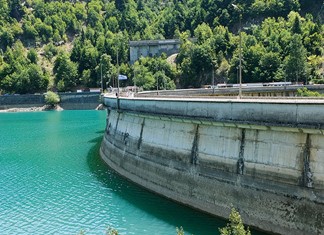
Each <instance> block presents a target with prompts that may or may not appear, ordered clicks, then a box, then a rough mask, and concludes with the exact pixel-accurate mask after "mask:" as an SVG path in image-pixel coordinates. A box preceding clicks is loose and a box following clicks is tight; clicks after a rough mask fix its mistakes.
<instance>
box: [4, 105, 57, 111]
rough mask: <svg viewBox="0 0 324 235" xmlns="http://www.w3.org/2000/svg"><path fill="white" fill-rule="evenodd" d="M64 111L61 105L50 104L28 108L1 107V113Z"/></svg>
mask: <svg viewBox="0 0 324 235" xmlns="http://www.w3.org/2000/svg"><path fill="white" fill-rule="evenodd" d="M50 110H54V111H62V110H63V108H62V107H61V106H59V105H56V106H55V107H50V106H48V105H44V106H40V107H39V106H33V107H27V108H17V107H16V108H8V109H0V113H17V112H41V111H50Z"/></svg>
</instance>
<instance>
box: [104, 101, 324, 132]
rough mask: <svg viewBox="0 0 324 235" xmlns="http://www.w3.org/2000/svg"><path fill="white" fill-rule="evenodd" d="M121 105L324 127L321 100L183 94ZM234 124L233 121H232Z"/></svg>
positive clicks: (213, 118)
mask: <svg viewBox="0 0 324 235" xmlns="http://www.w3.org/2000/svg"><path fill="white" fill-rule="evenodd" d="M104 103H105V105H106V106H108V107H112V108H117V99H115V98H110V97H105V99H104ZM119 105H120V109H123V110H127V111H134V112H142V113H152V114H159V115H166V116H170V115H172V116H180V117H188V118H201V119H202V121H223V122H226V121H227V122H230V123H235V125H237V124H238V123H246V124H249V123H250V124H260V125H261V126H262V128H266V126H267V125H270V124H271V125H277V126H287V127H293V126H294V127H303V126H304V127H305V126H309V127H311V128H315V129H324V128H323V127H324V118H323V117H324V100H284V101H282V100H234V99H223V100H217V101H215V100H210V99H198V98H197V99H194V98H192V99H182V98H161V99H158V98H133V99H126V98H120V99H119ZM233 125H234V124H233Z"/></svg>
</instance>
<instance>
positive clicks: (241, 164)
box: [237, 129, 245, 175]
mask: <svg viewBox="0 0 324 235" xmlns="http://www.w3.org/2000/svg"><path fill="white" fill-rule="evenodd" d="M244 147H245V129H242V132H241V145H240V152H239V158H238V160H237V174H239V175H243V173H244Z"/></svg>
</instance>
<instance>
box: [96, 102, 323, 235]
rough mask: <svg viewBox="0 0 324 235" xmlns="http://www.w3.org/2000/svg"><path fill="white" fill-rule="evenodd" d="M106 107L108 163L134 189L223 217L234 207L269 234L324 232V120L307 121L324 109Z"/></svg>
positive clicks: (275, 105) (278, 105) (279, 105)
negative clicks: (142, 188)
mask: <svg viewBox="0 0 324 235" xmlns="http://www.w3.org/2000/svg"><path fill="white" fill-rule="evenodd" d="M104 102H105V104H106V105H108V107H109V110H108V117H107V126H106V130H105V137H104V139H103V142H102V146H101V149H100V153H101V156H102V158H103V159H104V160H105V161H106V162H107V164H108V165H110V166H111V167H112V168H113V169H115V170H116V171H117V172H119V173H120V174H122V175H124V176H125V177H127V178H129V179H130V180H132V181H134V182H135V183H138V184H140V185H142V186H144V187H146V188H148V189H150V190H152V191H155V192H157V193H159V194H161V195H164V196H166V197H168V198H170V199H172V200H176V201H178V202H181V203H184V204H187V205H189V206H191V207H194V208H197V209H200V210H203V211H206V212H208V213H211V214H214V215H217V216H222V217H227V216H228V214H229V211H230V207H231V205H233V206H235V207H237V208H239V210H240V213H241V215H242V216H243V218H244V221H245V222H246V223H248V224H250V225H252V226H255V227H258V228H260V229H263V230H267V231H271V232H275V233H281V234H323V233H324V135H323V120H321V121H320V118H318V120H319V121H320V122H319V123H316V121H312V120H308V119H312V118H313V115H320V116H321V117H324V115H323V113H322V112H324V110H323V104H322V103H321V102H318V103H316V104H315V103H312V104H309V105H307V104H306V103H304V102H279V101H277V102H265V101H262V102H261V101H260V102H257V101H254V102H248V101H244V102H242V101H233V100H232V101H231V100H226V101H206V100H188V99H186V100H163V99H161V100H157V99H154V100H152V99H151V100H150V99H120V100H119V108H120V109H117V106H118V105H117V100H116V99H113V98H105V101H104ZM234 111H235V112H234ZM307 111H308V112H309V113H307ZM291 112H292V113H291ZM276 113H278V119H279V120H280V122H279V123H277V124H276V123H275V117H276ZM284 117H286V119H285V118H284ZM313 119H315V120H317V117H314V118H313ZM299 120H302V122H301V123H299Z"/></svg>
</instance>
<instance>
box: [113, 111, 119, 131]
mask: <svg viewBox="0 0 324 235" xmlns="http://www.w3.org/2000/svg"><path fill="white" fill-rule="evenodd" d="M117 113H118V117H117V121H116V126H115V132H114V135H116V133H117V127H118V123H119V118H120V113H119V112H117Z"/></svg>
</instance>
